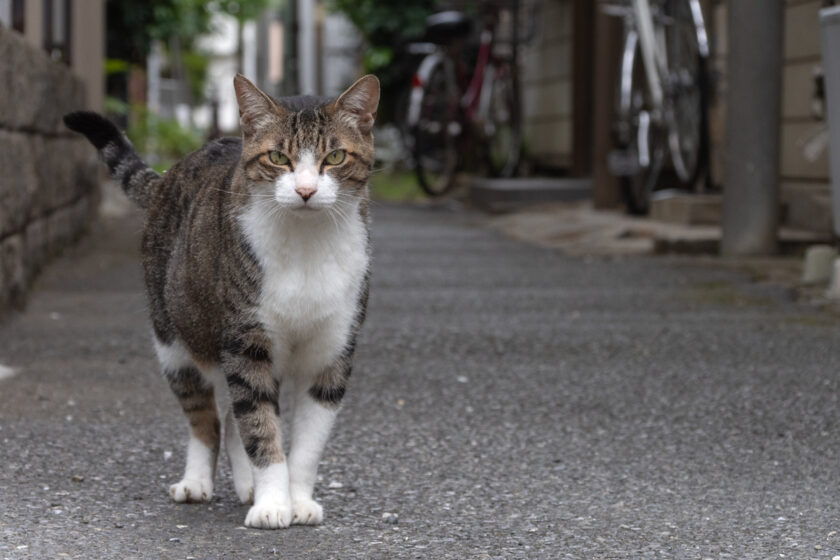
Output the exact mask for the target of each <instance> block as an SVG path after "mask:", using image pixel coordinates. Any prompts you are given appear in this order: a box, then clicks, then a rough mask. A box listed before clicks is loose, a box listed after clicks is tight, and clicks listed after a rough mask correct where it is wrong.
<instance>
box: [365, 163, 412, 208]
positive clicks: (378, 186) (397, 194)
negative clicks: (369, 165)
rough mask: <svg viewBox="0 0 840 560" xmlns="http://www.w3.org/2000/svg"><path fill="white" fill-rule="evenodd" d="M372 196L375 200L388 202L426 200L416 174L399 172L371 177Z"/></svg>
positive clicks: (377, 174) (376, 174)
mask: <svg viewBox="0 0 840 560" xmlns="http://www.w3.org/2000/svg"><path fill="white" fill-rule="evenodd" d="M370 195H371V196H372V197H373V199H374V200H380V201H386V202H414V201H418V200H424V199H425V198H426V194H425V193H424V192H423V191H422V190H421V189H420V185H418V184H417V177H416V176H415V175H414V173H410V172H408V171H399V170H394V171H390V172H379V173H374V174H373V175H371V177H370Z"/></svg>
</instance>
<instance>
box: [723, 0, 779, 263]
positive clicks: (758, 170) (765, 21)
mask: <svg viewBox="0 0 840 560" xmlns="http://www.w3.org/2000/svg"><path fill="white" fill-rule="evenodd" d="M727 8H728V10H729V19H728V23H727V26H728V34H729V58H728V64H727V66H728V68H727V76H728V81H729V94H728V97H727V107H726V114H727V117H726V152H725V159H724V185H723V239H722V240H721V253H722V254H723V255H725V256H747V255H767V254H773V253H775V252H776V249H777V242H776V233H777V229H778V222H779V124H780V112H781V105H780V103H781V101H780V99H781V81H782V22H783V10H784V2H783V0H737V1H733V2H728V3H727Z"/></svg>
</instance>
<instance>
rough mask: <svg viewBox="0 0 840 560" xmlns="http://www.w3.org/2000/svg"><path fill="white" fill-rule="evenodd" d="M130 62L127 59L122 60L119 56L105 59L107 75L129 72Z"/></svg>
mask: <svg viewBox="0 0 840 560" xmlns="http://www.w3.org/2000/svg"><path fill="white" fill-rule="evenodd" d="M129 67H130V64H129V63H128V61H127V60H120V59H119V58H106V59H105V75H106V76H110V75H112V74H122V73H124V72H128V69H129Z"/></svg>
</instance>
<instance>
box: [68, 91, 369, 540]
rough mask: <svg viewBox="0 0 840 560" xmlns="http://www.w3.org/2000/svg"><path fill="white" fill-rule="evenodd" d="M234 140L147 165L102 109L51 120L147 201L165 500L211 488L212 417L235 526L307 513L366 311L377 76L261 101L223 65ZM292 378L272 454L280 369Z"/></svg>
mask: <svg viewBox="0 0 840 560" xmlns="http://www.w3.org/2000/svg"><path fill="white" fill-rule="evenodd" d="M234 89H235V90H236V98H237V102H238V105H239V114H240V128H241V131H242V137H241V139H240V138H222V139H220V140H215V141H212V142H210V143H208V144H206V145H205V146H204V147H203V148H201V149H199V150H197V151H196V152H193V153H192V154H190V155H188V156H186V158H184V159H183V160H182V161H180V162H178V163H177V164H175V165H174V166H173V167H172V168H171V169H170V170H169V171H168V172H167V173H165V174H163V175H158V174H157V173H156V172H155V171H154V170H152V169H151V168H149V167H148V166H147V165H146V164H145V163H143V161H141V159H140V157H139V156H138V155H137V153H136V152H135V151H134V148H133V147H132V145H131V143H130V142H129V141H128V139H127V138H126V137H125V136H124V135H122V134H121V133H120V132H119V130H118V129H117V128H116V126H114V125H113V124H112V123H111V122H110V121H108V120H107V119H105V118H104V117H102V116H100V115H98V114H96V113H91V112H77V113H70V114H68V115H66V116H65V117H64V121H65V123H66V125H67V127H68V128H70V129H71V130H74V131H77V132H80V133H82V134H84V135H85V136H86V137H87V138H88V139H89V140H90V142H91V143H92V144H93V145H94V146H95V147H96V148H97V149H98V150H99V153H100V155H101V157H102V159H103V160H104V161H105V163H106V164H107V166H108V167H109V169H110V171H111V174H112V175H113V176H114V178H115V179H117V180H118V181H119V182H121V184H122V187H123V189H124V191H125V192H126V194H127V195H128V197H129V198H130V199H131V200H132V201H134V202H135V203H137V204H138V205H139V206H141V207H142V208H144V209H145V210H146V218H145V219H146V222H145V227H144V231H143V239H142V254H143V270H144V276H145V284H146V290H147V295H148V300H149V307H150V311H151V322H152V327H153V331H154V345H155V349H156V352H157V356H158V360H159V362H160V365H161V368H162V370H163V375H164V377H165V378H166V380H167V381H168V382H169V385H170V387H171V389H172V391H173V393H174V394H175V396H176V397H177V399H178V401H179V402H180V405H181V407H182V409H183V411H184V414H185V415H186V417H187V420H188V421H189V425H190V439H189V443H188V445H187V451H186V467H185V470H184V476H183V479H182V480H181V481H180V482H178V483H176V484H173V485H172V486H171V487H170V495H171V497H172V499H173V500H174V501H175V502H202V501H207V500H209V499H210V498H211V497H212V495H213V482H214V481H213V479H214V475H215V469H216V460H217V457H218V453H219V447H220V439H221V434H220V432H221V426H220V421H219V415H218V412H217V406H216V401H215V397H214V390H213V384H212V375H210V374H211V373H213V372H214V371H221V373H222V374H223V376H224V379H225V380H226V382H227V383H226V384H227V387H228V391H229V394H230V402H231V404H230V407H229V409H228V412H227V415H226V417H225V430H224V431H225V435H224V445H225V448H226V450H227V453H228V456H229V457H230V462H231V469H232V472H233V481H234V487H235V489H236V493H237V495H238V497H239V499H240V500H241V501H242V503H243V504H246V503H252V505H251V507H250V509H249V510H248V513H247V515H246V517H245V525H246V526H249V527H256V528H270V529H276V528H283V527H288V526H289V525H290V524H302V525H315V524H319V523H321V522H322V520H323V509H322V508H321V506H320V504H318V503H317V502H316V501H315V500H313V498H312V492H313V487H314V484H315V480H316V473H317V467H318V461H319V459H320V456H321V454H322V452H323V449H324V446H325V444H326V440H327V437H328V435H329V432H330V430H331V427H332V425H333V422H334V420H335V417H336V413H337V411H338V408H339V405H340V404H341V401H342V397H343V396H344V393H345V388H346V384H347V381H348V378H349V377H350V372H351V362H352V357H353V353H354V349H355V345H356V338H357V335H358V333H359V329H360V327H361V325H362V323H363V321H364V318H365V312H366V308H367V299H368V286H369V262H370V235H369V222H370V218H369V194H368V179H369V178H370V175H371V171H372V168H373V161H374V149H373V133H372V127H373V123H374V119H375V117H376V110H377V106H378V103H379V81H378V80H377V79H376V77H375V76H372V75H367V76H364V77H362V78H360V79H359V80H358V81H356V83H354V84H353V85H352V86H350V88H348V89H347V90H346V91H345V92H344V93H342V94H341V95H340V96H338V97H337V98H334V99H327V98H321V97H314V96H298V97H286V98H279V99H274V98H272V97H270V96H268V95H267V94H265V93H264V92H262V91H261V90H260V89H258V88H257V87H256V86H255V85H254V84H252V83H251V82H250V81H248V80H247V79H246V78H245V77H243V76H241V75H237V76H236V77H235V78H234ZM281 381H283V382H286V383H291V385H292V387H291V389H292V391H291V394H292V398H291V401H292V403H293V405H292V411H291V412H292V418H291V424H290V425H291V449H290V451H289V453H288V457H286V455H285V454H284V450H283V441H282V439H281V422H280V410H279V404H278V396H279V388H280V382H281Z"/></svg>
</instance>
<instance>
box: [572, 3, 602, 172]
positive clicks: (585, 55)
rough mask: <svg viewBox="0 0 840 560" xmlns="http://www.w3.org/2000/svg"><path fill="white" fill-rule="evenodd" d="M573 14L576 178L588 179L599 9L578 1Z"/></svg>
mask: <svg viewBox="0 0 840 560" xmlns="http://www.w3.org/2000/svg"><path fill="white" fill-rule="evenodd" d="M572 11H573V14H572V24H573V26H574V35H573V37H572V139H573V140H572V141H573V147H572V174H573V175H574V176H575V177H588V176H589V175H590V174H591V173H592V148H593V142H592V139H593V130H592V129H593V114H592V105H593V104H592V90H593V86H594V79H593V72H592V52H593V48H594V46H595V45H594V43H595V41H594V39H595V12H596V11H597V6H596V3H595V2H592V0H574V4H573V5H572Z"/></svg>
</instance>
